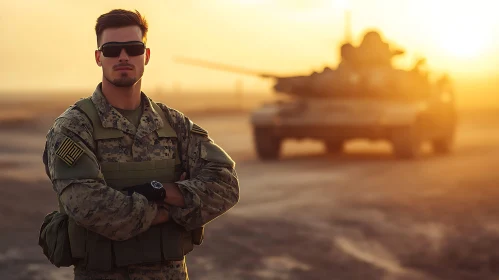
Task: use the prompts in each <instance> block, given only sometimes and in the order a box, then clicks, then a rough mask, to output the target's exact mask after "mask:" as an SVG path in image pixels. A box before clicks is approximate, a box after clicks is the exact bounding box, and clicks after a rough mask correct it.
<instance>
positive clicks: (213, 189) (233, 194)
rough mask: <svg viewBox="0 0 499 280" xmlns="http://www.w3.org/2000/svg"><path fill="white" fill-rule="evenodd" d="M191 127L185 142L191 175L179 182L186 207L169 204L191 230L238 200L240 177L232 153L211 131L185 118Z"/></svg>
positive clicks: (173, 215) (184, 146) (182, 222)
mask: <svg viewBox="0 0 499 280" xmlns="http://www.w3.org/2000/svg"><path fill="white" fill-rule="evenodd" d="M185 126H186V128H185V131H188V132H189V131H190V133H188V134H187V136H186V137H185V140H184V143H183V144H182V146H183V147H182V151H183V152H184V157H185V155H186V157H185V158H186V160H188V170H189V178H188V179H187V180H184V181H180V182H177V184H178V186H179V188H180V191H181V192H182V194H183V195H184V198H185V202H186V205H185V207H183V208H181V207H170V211H171V217H172V218H173V220H174V221H175V222H177V223H178V224H180V225H182V226H184V227H185V228H186V229H187V230H192V229H195V228H198V227H201V226H204V225H205V224H207V223H209V222H210V221H212V220H214V219H215V218H217V217H219V216H221V215H222V214H224V213H225V212H227V211H228V210H229V209H231V208H232V207H233V206H234V205H235V204H236V203H237V202H238V201H239V180H238V178H237V173H236V170H235V163H234V161H233V160H232V159H231V158H230V156H229V155H228V154H227V153H226V152H225V151H224V150H223V149H222V148H221V147H219V146H218V145H217V144H215V142H214V141H213V140H212V139H210V138H209V137H208V133H207V132H206V131H205V130H204V129H202V128H201V127H199V126H197V125H196V124H192V123H190V121H189V120H188V119H187V118H186V122H185Z"/></svg>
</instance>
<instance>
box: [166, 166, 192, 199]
mask: <svg viewBox="0 0 499 280" xmlns="http://www.w3.org/2000/svg"><path fill="white" fill-rule="evenodd" d="M186 177H187V173H185V172H184V173H182V175H181V176H180V179H179V181H183V180H185V179H186ZM163 188H164V189H165V191H166V197H165V199H164V200H163V202H164V203H166V204H169V205H174V206H178V207H184V206H185V200H184V196H183V195H182V192H181V191H180V189H179V188H178V186H177V184H175V183H164V184H163Z"/></svg>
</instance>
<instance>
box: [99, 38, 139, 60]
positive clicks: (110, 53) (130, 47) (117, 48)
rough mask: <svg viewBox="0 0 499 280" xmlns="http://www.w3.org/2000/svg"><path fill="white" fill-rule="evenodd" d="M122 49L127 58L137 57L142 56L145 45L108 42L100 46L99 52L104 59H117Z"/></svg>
mask: <svg viewBox="0 0 499 280" xmlns="http://www.w3.org/2000/svg"><path fill="white" fill-rule="evenodd" d="M122 49H125V51H126V53H127V54H128V55H129V56H137V55H143V54H144V52H145V51H146V45H145V44H144V43H142V42H140V41H130V42H109V43H105V44H104V45H102V46H101V47H100V49H99V51H101V52H102V54H103V55H104V56H105V57H118V56H120V53H121V50H122Z"/></svg>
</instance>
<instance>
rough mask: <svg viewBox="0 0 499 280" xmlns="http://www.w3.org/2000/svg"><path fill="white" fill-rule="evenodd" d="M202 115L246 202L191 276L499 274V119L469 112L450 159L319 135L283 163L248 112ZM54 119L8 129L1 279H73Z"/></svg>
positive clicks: (218, 224) (3, 155) (288, 147)
mask: <svg viewBox="0 0 499 280" xmlns="http://www.w3.org/2000/svg"><path fill="white" fill-rule="evenodd" d="M193 119H194V121H196V122H198V123H199V124H200V125H202V126H203V127H205V128H206V129H207V130H208V131H210V133H211V135H212V137H213V138H214V139H215V141H216V142H217V143H219V144H220V145H221V146H222V147H224V148H225V149H226V150H227V151H228V152H229V154H231V155H232V156H233V158H234V159H235V160H236V161H237V170H238V174H239V177H240V182H241V201H240V203H239V204H238V205H237V206H236V207H235V208H233V209H232V210H231V211H230V213H228V214H226V215H224V216H222V217H220V218H219V219H217V220H215V221H214V222H212V223H211V224H210V225H209V226H208V227H207V232H206V239H205V243H204V244H203V246H201V247H198V248H197V250H195V251H194V252H192V253H191V254H190V255H189V256H188V260H187V261H188V267H189V271H190V276H191V279H196V280H212V279H386V280H395V279H410V280H411V279H499V203H497V201H498V199H499V188H498V187H499V184H498V181H499V169H498V166H499V130H497V129H496V128H497V127H498V124H499V117H497V116H495V117H491V116H478V117H477V116H467V117H465V118H463V120H462V122H461V125H460V129H459V134H458V138H457V145H456V149H455V152H454V153H453V154H452V155H448V156H444V157H441V156H440V157H436V156H433V155H431V154H428V155H427V156H424V157H423V158H422V159H420V160H417V161H401V160H397V159H395V158H394V157H393V156H392V155H391V153H390V148H389V146H387V145H385V144H383V143H378V144H372V145H368V144H366V143H363V142H355V143H350V144H349V145H348V147H347V151H346V153H345V154H343V155H340V156H328V155H324V154H323V151H322V145H321V144H320V143H315V142H311V141H308V142H289V143H286V144H285V146H284V158H283V159H282V160H280V161H277V162H261V161H259V160H257V158H256V156H255V154H254V152H253V146H252V145H253V144H252V140H251V134H250V126H249V123H248V118H247V116H245V115H232V116H218V117H213V116H212V117H201V116H199V117H198V116H196V117H195V118H193ZM47 125H48V124H47V122H45V121H43V120H39V121H38V122H37V123H33V124H24V125H23V127H20V128H12V127H11V128H5V129H3V130H1V131H0V170H1V172H0V177H1V179H0V180H1V181H0V200H1V201H0V237H1V238H0V279H15V280H21V279H26V280H28V279H29V280H32V279H71V269H70V268H69V269H68V268H65V269H57V268H55V267H52V266H51V265H50V264H49V263H48V261H47V260H46V259H45V258H44V256H43V255H42V253H41V249H40V248H39V247H38V246H37V230H38V227H39V225H40V223H41V221H42V219H43V216H44V215H45V214H46V213H48V212H50V211H52V210H53V209H54V206H55V198H54V194H53V191H52V189H51V186H50V185H49V182H48V180H47V179H46V178H45V174H44V169H43V165H42V163H41V153H42V148H43V144H44V133H45V131H46V128H47Z"/></svg>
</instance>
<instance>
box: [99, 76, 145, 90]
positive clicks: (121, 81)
mask: <svg viewBox="0 0 499 280" xmlns="http://www.w3.org/2000/svg"><path fill="white" fill-rule="evenodd" d="M104 78H106V80H107V81H108V82H109V83H111V84H112V85H114V86H115V87H131V86H133V85H135V83H137V80H138V79H137V78H136V77H130V76H128V75H127V74H126V73H123V74H122V75H121V77H119V78H115V79H110V78H108V77H107V76H105V75H104Z"/></svg>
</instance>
